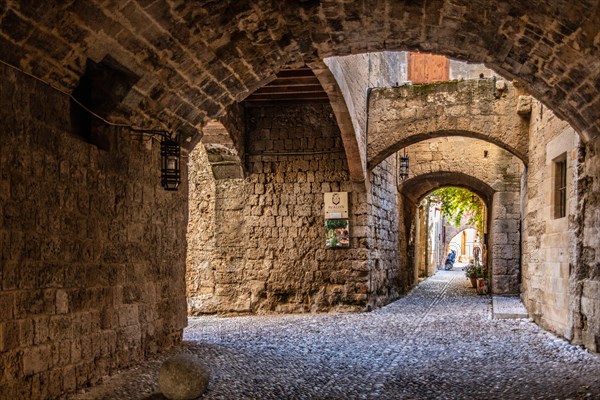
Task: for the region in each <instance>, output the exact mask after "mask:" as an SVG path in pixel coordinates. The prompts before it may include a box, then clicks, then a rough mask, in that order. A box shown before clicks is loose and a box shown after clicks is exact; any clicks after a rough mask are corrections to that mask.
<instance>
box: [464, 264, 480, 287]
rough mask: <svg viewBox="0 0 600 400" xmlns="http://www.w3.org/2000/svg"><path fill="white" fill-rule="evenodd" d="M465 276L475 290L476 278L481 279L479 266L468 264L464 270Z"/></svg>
mask: <svg viewBox="0 0 600 400" xmlns="http://www.w3.org/2000/svg"><path fill="white" fill-rule="evenodd" d="M465 275H466V276H467V278H469V279H470V280H471V285H472V286H473V287H474V288H476V287H477V278H483V270H482V269H481V266H479V265H475V264H469V265H467V267H466V268H465Z"/></svg>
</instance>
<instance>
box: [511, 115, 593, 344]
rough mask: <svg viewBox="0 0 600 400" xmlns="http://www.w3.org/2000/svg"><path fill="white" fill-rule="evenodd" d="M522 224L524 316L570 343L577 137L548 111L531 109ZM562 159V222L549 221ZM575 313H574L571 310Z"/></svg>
mask: <svg viewBox="0 0 600 400" xmlns="http://www.w3.org/2000/svg"><path fill="white" fill-rule="evenodd" d="M530 134H531V141H530V150H529V151H530V163H529V168H528V172H527V181H526V185H527V191H526V206H525V219H524V221H523V224H524V228H523V247H522V248H523V293H522V298H523V300H524V303H525V305H526V307H527V309H528V311H529V314H530V315H531V316H532V317H533V318H534V319H535V320H536V322H538V323H539V324H540V325H542V326H543V327H545V328H547V329H550V330H552V331H554V332H556V333H558V334H559V335H561V336H564V337H566V338H569V339H573V338H574V333H573V321H572V320H573V315H574V314H573V313H574V312H575V308H576V307H577V306H578V305H579V302H580V296H581V292H580V293H576V291H573V290H572V289H571V288H570V283H569V282H570V280H571V279H572V278H571V276H572V275H573V279H574V278H575V277H576V275H577V271H578V270H581V267H580V263H581V262H582V261H583V260H581V259H580V258H579V257H581V255H580V254H579V255H578V254H577V253H576V251H575V246H576V242H577V240H578V239H577V232H578V229H577V222H578V221H580V220H581V218H582V217H578V216H577V215H578V199H577V196H578V195H577V193H578V189H577V186H578V179H577V171H578V169H579V166H578V164H579V162H580V161H578V143H579V140H578V136H577V134H576V133H575V131H574V130H573V129H572V128H571V127H570V126H569V125H568V124H567V123H565V122H564V121H561V120H560V119H558V118H557V117H556V116H555V115H554V114H553V113H552V112H551V111H550V110H548V109H547V108H546V107H544V106H542V105H541V104H539V103H535V104H534V107H533V111H532V115H531V132H530ZM561 155H564V156H566V161H567V216H566V217H564V218H556V217H555V215H554V204H555V199H554V181H555V172H554V165H553V164H554V162H553V161H554V160H555V159H556V158H557V157H559V156H561ZM574 307H575V308H574Z"/></svg>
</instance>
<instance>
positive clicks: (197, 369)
mask: <svg viewBox="0 0 600 400" xmlns="http://www.w3.org/2000/svg"><path fill="white" fill-rule="evenodd" d="M208 378H209V373H208V370H207V369H206V368H205V367H204V366H203V365H202V363H201V362H200V360H199V359H198V357H196V356H193V355H191V354H179V355H176V356H174V357H171V358H169V359H168V360H166V361H165V362H164V363H163V364H162V366H161V367H160V371H159V373H158V386H159V388H160V391H161V392H162V394H163V395H164V396H165V397H166V398H168V399H169V400H192V399H196V398H198V397H200V396H201V395H202V394H203V393H204V392H205V391H206V388H207V387H208Z"/></svg>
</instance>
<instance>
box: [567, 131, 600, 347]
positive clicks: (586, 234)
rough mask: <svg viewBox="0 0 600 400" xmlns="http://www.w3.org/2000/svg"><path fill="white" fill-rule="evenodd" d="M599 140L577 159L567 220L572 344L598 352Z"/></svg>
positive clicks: (599, 261)
mask: <svg viewBox="0 0 600 400" xmlns="http://www.w3.org/2000/svg"><path fill="white" fill-rule="evenodd" d="M599 154H600V140H593V141H591V142H589V143H587V144H586V145H585V147H584V148H582V149H581V151H580V153H579V156H578V162H579V167H578V173H579V179H578V181H577V189H576V193H577V206H576V207H577V208H576V214H575V216H574V218H573V217H571V218H569V225H570V227H572V228H571V229H573V230H574V231H575V233H576V237H577V241H576V247H575V255H576V261H577V262H576V263H573V264H572V265H571V280H570V282H569V293H570V295H571V296H572V297H571V301H570V308H571V309H572V310H573V328H574V329H573V330H574V332H573V341H574V342H575V343H582V344H583V345H584V346H585V347H587V348H588V349H590V350H592V351H595V352H600V270H599V268H598V266H599V265H600V251H599V249H600V232H599V231H600V228H599V226H600V213H599V212H598V210H599V209H600V200H599V199H600V196H599V194H600V157H599Z"/></svg>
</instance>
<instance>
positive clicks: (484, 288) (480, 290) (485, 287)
mask: <svg viewBox="0 0 600 400" xmlns="http://www.w3.org/2000/svg"><path fill="white" fill-rule="evenodd" d="M487 277H488V270H487V268H483V269H482V273H481V276H480V277H477V294H488V292H489V283H488V279H487Z"/></svg>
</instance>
